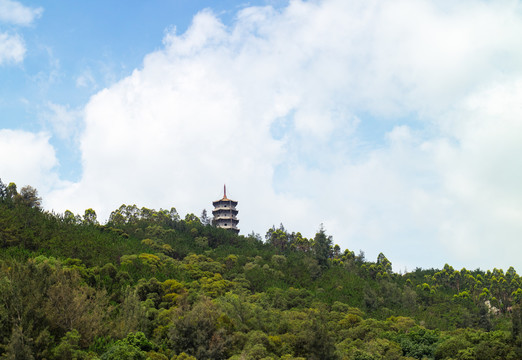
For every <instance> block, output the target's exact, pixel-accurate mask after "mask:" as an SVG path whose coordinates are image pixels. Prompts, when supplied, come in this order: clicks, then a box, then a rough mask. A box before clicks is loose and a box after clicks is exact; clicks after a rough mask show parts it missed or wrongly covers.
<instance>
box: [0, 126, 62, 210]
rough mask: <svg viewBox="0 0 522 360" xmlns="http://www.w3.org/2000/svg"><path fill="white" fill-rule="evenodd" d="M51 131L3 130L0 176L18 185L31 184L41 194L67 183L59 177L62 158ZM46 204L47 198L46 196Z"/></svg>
mask: <svg viewBox="0 0 522 360" xmlns="http://www.w3.org/2000/svg"><path fill="white" fill-rule="evenodd" d="M49 137H50V136H49V134H46V133H31V132H26V131H21V130H7V129H1V130H0V154H2V156H0V177H1V179H2V181H3V182H4V183H9V182H14V183H15V184H17V185H18V187H19V188H20V187H22V186H25V185H31V186H33V187H35V188H37V189H38V191H39V192H40V194H45V193H47V192H49V190H50V189H56V188H59V187H60V186H65V185H66V184H65V183H63V182H61V181H59V180H58V176H57V175H56V173H55V169H56V167H57V166H58V160H57V159H56V154H55V151H54V148H53V147H52V145H51V144H49ZM43 200H44V205H45V204H46V199H45V198H44V199H43Z"/></svg>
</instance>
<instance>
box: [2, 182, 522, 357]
mask: <svg viewBox="0 0 522 360" xmlns="http://www.w3.org/2000/svg"><path fill="white" fill-rule="evenodd" d="M203 215H204V216H201V219H200V218H198V217H197V216H195V215H193V214H190V215H187V216H186V217H185V219H180V217H179V216H178V214H177V212H176V210H175V209H174V208H173V209H171V210H159V211H157V210H152V209H146V208H141V209H140V208H138V207H137V206H135V205H133V206H126V205H122V206H121V207H120V208H119V209H117V210H115V211H114V212H113V213H112V214H111V216H110V219H109V220H108V222H107V223H106V224H104V225H100V224H99V223H98V221H97V219H96V213H95V211H94V210H92V209H88V210H86V211H85V214H84V215H83V216H79V215H74V214H73V213H71V212H69V211H67V212H66V213H65V214H63V215H62V214H52V213H49V212H45V211H43V210H42V209H41V208H40V199H39V198H38V194H37V192H36V190H35V189H33V188H31V187H24V188H22V189H21V190H20V192H18V191H17V188H16V185H15V184H9V185H8V186H5V185H4V184H3V183H1V182H0V246H1V250H0V357H1V358H5V359H104V360H106V359H107V360H108V359H151V360H160V359H286V360H289V359H520V358H522V309H521V306H522V305H521V303H522V290H521V288H522V280H521V279H520V277H519V275H518V274H517V273H516V272H515V270H514V269H513V268H509V269H508V270H507V271H505V272H504V271H503V270H500V269H493V270H492V271H489V270H488V271H482V270H474V271H470V270H466V269H462V270H460V271H459V270H456V269H453V268H452V267H451V266H449V265H446V266H444V268H443V269H442V270H436V269H428V270H423V269H416V270H415V271H413V272H410V273H406V274H397V273H394V272H393V271H392V266H391V263H390V261H389V260H388V259H387V258H386V257H385V256H384V255H383V254H379V256H378V258H377V259H376V261H375V262H371V261H368V260H366V259H365V257H364V254H363V253H362V252H361V253H359V254H358V255H355V253H354V252H352V251H349V250H344V251H341V249H340V248H339V246H337V245H334V244H333V239H332V238H331V237H330V236H328V235H327V233H326V231H325V230H324V229H322V228H321V229H319V231H318V233H317V234H316V236H315V237H314V238H313V239H307V238H305V237H303V236H302V235H301V234H300V233H290V232H288V231H286V230H285V229H284V227H282V226H280V227H279V228H275V227H274V228H272V229H269V230H268V232H267V234H266V238H265V241H263V240H262V239H261V237H260V236H259V235H255V234H251V235H249V236H238V235H236V234H234V233H232V232H228V231H225V230H223V229H218V228H215V227H213V226H211V225H210V222H209V219H208V218H207V217H206V214H203Z"/></svg>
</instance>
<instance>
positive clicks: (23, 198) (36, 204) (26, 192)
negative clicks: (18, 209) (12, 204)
mask: <svg viewBox="0 0 522 360" xmlns="http://www.w3.org/2000/svg"><path fill="white" fill-rule="evenodd" d="M16 201H17V203H18V204H21V205H24V206H27V207H32V208H37V209H40V206H41V204H42V198H41V197H39V196H38V191H37V190H36V189H35V188H33V187H31V186H29V185H27V186H24V187H23V188H22V189H21V190H20V194H18V195H17V196H16Z"/></svg>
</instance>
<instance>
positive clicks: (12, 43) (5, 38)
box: [0, 33, 26, 65]
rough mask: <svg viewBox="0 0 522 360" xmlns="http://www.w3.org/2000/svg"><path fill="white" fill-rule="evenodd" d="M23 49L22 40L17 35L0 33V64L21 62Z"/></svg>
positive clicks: (23, 53)
mask: <svg viewBox="0 0 522 360" xmlns="http://www.w3.org/2000/svg"><path fill="white" fill-rule="evenodd" d="M25 51H26V49H25V43H24V40H23V39H22V38H21V37H20V36H19V35H16V34H15V35H10V34H7V33H0V65H2V64H4V63H19V62H22V61H23V59H24V55H25Z"/></svg>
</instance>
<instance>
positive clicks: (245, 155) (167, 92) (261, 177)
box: [0, 0, 522, 271]
mask: <svg viewBox="0 0 522 360" xmlns="http://www.w3.org/2000/svg"><path fill="white" fill-rule="evenodd" d="M521 35H522V6H521V3H520V2H519V1H511V0H506V1H494V2H489V1H476V0H465V1H462V2H458V3H455V2H454V1H430V0H420V1H419V0H416V1H413V0H399V1H396V2H393V3H390V2H387V1H379V0H366V1H362V0H360V1H359V0H349V1H347V0H321V1H319V0H318V1H302V0H295V1H290V2H287V1H250V2H245V3H237V2H234V1H147V2H139V1H127V2H121V1H120V2H116V1H111V2H101V1H89V2H79V1H53V2H38V1H13V0H0V80H1V81H0V152H1V153H3V154H9V156H3V157H1V158H0V178H1V179H2V180H3V181H4V182H10V181H14V182H16V183H17V184H18V185H19V186H23V185H26V184H30V185H32V186H35V187H36V188H37V189H38V190H39V192H40V194H41V195H42V197H43V199H44V207H45V208H46V209H48V210H53V211H58V212H63V211H65V210H66V209H70V210H72V211H74V212H76V213H80V214H82V213H83V211H84V210H85V209H87V208H94V209H95V210H96V212H97V213H98V216H99V218H100V219H102V220H103V219H106V218H107V217H108V215H109V214H110V212H111V211H112V210H114V209H116V208H118V207H119V206H120V205H121V204H123V203H126V204H133V203H135V204H137V205H138V206H146V207H151V208H160V207H161V208H170V207H172V206H174V207H176V208H177V209H178V211H179V212H180V213H181V214H182V215H184V214H186V213H196V214H199V213H201V211H202V210H203V209H204V208H206V209H207V210H211V202H212V201H213V200H215V199H217V198H219V197H220V196H221V195H222V194H221V189H222V184H223V183H227V189H228V195H229V197H231V198H234V199H235V200H238V201H239V211H240V221H241V222H240V228H241V233H243V234H248V233H250V232H251V231H254V232H256V233H260V234H264V233H265V232H266V230H267V229H268V228H269V227H270V226H272V225H274V224H275V225H278V224H279V223H283V224H284V225H285V227H286V228H287V229H289V230H290V231H301V232H302V233H303V234H304V235H305V236H308V237H312V236H313V235H314V233H315V231H316V230H317V229H318V228H319V226H320V224H321V223H323V224H324V225H325V227H326V229H327V231H328V232H329V233H330V234H332V235H333V237H334V242H336V243H338V244H339V245H340V246H341V247H342V248H348V249H350V250H354V251H356V252H358V251H359V250H363V251H365V252H366V254H367V257H368V258H369V259H375V258H376V257H377V255H378V253H379V252H381V251H382V252H384V254H385V255H386V256H387V257H388V258H389V259H390V260H391V261H392V263H393V265H394V269H395V270H396V271H399V270H400V271H404V269H405V268H407V269H409V270H411V269H413V268H415V267H417V266H420V267H439V268H440V267H442V266H444V263H450V264H452V265H453V266H455V267H457V268H459V267H467V268H472V269H473V268H477V267H481V268H484V269H485V268H493V267H500V268H505V269H507V268H508V267H509V266H511V265H513V266H515V267H516V268H517V269H518V270H519V271H520V269H521V267H522V263H521V260H520V257H519V256H518V254H519V253H520V252H521V251H522V243H521V242H520V241H519V239H520V236H521V235H522V225H521V224H522V205H521V204H522V190H521V188H520V186H519V184H520V182H521V180H522V160H521V159H522V158H521V157H520V156H519V155H520V154H521V153H522V120H521V119H522V105H521V104H522V101H521V99H522V65H521V64H522V46H521V45H522V44H521V43H520V42H521V40H520V39H522V36H521Z"/></svg>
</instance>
